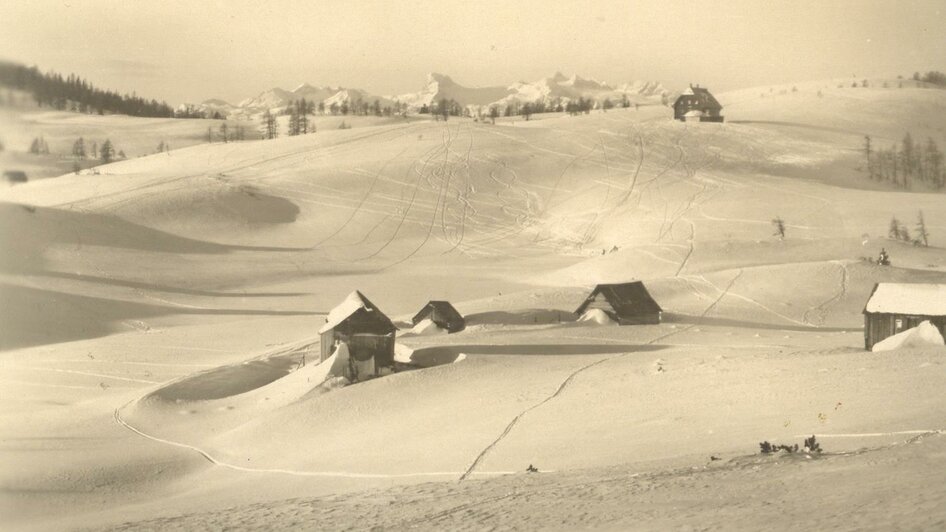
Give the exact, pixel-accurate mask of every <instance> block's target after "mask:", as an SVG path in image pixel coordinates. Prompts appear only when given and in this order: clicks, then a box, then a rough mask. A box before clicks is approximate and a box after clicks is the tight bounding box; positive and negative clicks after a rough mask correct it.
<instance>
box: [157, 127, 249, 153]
mask: <svg viewBox="0 0 946 532" xmlns="http://www.w3.org/2000/svg"><path fill="white" fill-rule="evenodd" d="M204 140H206V141H207V142H208V143H211V142H215V141H220V142H223V143H227V142H236V141H241V140H246V129H245V128H244V127H243V126H237V127H235V128H230V126H229V125H227V123H226V122H222V123H221V124H220V128H219V129H218V134H217V137H216V138H215V137H214V132H213V128H212V127H209V126H208V127H207V136H206V137H204ZM158 151H160V150H158Z"/></svg>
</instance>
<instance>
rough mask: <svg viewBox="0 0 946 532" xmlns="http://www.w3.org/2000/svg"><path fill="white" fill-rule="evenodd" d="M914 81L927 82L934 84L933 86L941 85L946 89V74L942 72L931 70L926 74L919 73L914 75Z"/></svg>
mask: <svg viewBox="0 0 946 532" xmlns="http://www.w3.org/2000/svg"><path fill="white" fill-rule="evenodd" d="M913 79H914V80H916V81H925V82H927V83H932V84H933V85H940V86H943V87H946V74H943V73H942V72H939V71H936V70H931V71H929V72H927V73H926V74H920V73H919V72H914V73H913Z"/></svg>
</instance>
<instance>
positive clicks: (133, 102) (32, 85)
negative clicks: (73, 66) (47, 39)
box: [0, 61, 204, 118]
mask: <svg viewBox="0 0 946 532" xmlns="http://www.w3.org/2000/svg"><path fill="white" fill-rule="evenodd" d="M0 85H3V86H6V87H10V88H13V89H17V90H21V91H24V92H27V93H29V94H31V95H32V97H33V100H34V101H35V102H36V104H37V105H38V106H39V107H50V108H53V109H57V110H60V111H73V112H78V113H90V114H91V113H97V114H100V115H102V114H106V113H109V114H113V113H117V114H125V115H130V116H146V117H162V118H171V117H179V116H177V114H176V113H175V112H174V109H172V108H171V106H169V105H168V104H167V103H165V102H158V101H157V100H154V99H151V100H148V99H145V98H142V97H140V96H137V95H135V94H130V95H129V94H118V93H117V92H114V91H111V90H103V89H100V88H98V87H96V86H94V85H92V84H91V83H90V82H89V81H88V80H85V79H82V78H81V77H79V76H77V75H75V74H69V75H68V76H66V77H63V75H62V74H59V73H56V72H52V71H50V72H47V73H42V72H40V71H39V69H38V68H36V67H35V66H33V67H27V66H25V65H20V64H17V63H11V62H7V61H0ZM179 118H180V117H179ZM188 118H204V116H199V117H193V116H188Z"/></svg>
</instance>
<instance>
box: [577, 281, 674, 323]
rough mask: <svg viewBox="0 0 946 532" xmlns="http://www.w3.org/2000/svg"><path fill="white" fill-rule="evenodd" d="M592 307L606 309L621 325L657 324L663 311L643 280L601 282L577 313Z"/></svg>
mask: <svg viewBox="0 0 946 532" xmlns="http://www.w3.org/2000/svg"><path fill="white" fill-rule="evenodd" d="M591 309H600V310H602V311H604V312H605V313H607V315H608V316H610V317H611V319H612V320H614V321H616V322H618V323H620V324H621V325H644V324H657V323H660V313H661V312H663V310H662V309H661V308H660V305H658V304H657V302H656V301H654V298H652V297H650V293H649V292H647V288H645V287H644V283H642V282H641V281H633V282H630V283H619V284H599V285H598V286H596V287H595V289H594V290H592V291H591V294H590V295H588V297H587V298H586V299H585V302H584V303H582V304H581V306H580V307H578V308H577V309H576V310H575V314H577V315H579V316H581V315H582V314H584V313H585V312H587V311H589V310H591Z"/></svg>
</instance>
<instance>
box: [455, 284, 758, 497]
mask: <svg viewBox="0 0 946 532" xmlns="http://www.w3.org/2000/svg"><path fill="white" fill-rule="evenodd" d="M741 275H742V270H739V272H738V273H736V275H735V276H734V277H733V278H732V280H731V281H730V282H729V285H727V286H726V289H725V290H724V291H722V292H721V293H720V295H719V297H718V298H716V300H714V301H713V302H712V303H710V305H709V306H707V307H706V308H705V309H704V310H703V312H702V314H700V316H701V317H702V316H705V315H706V314H708V313H709V312H710V311H711V310H712V309H714V308H715V307H716V305H717V304H718V303H719V302H720V301H721V300H722V299H723V297H725V296H726V293H727V292H729V289H730V288H732V286H733V284H735V283H736V280H737V279H738V278H739V277H740V276H741ZM693 327H696V325H695V324H694V325H690V326H688V327H684V328H682V329H679V330H675V331H671V332H669V333H666V334H663V335H660V336H657V337H655V338H652V339H651V340H649V341H647V342H645V343H644V344H643V345H652V344H654V343H656V342H658V341H660V340H663V339H664V338H668V337H670V336H673V335H675V334H680V333H682V332H685V331H688V330H690V329H692V328H693ZM632 353H633V352H632ZM629 354H631V353H619V354H616V355H613V356H609V357H604V358H600V359H598V360H596V361H594V362H591V363H588V364H585V365H584V366H581V367H580V368H578V369H576V370H575V371H573V372H571V373H570V374H569V375H568V376H567V377H565V379H564V380H563V381H562V382H561V384H559V385H558V388H556V389H555V391H554V392H553V393H552V394H551V395H549V396H548V397H546V398H545V399H543V400H541V401H539V402H538V403H536V404H534V405H532V406H530V407H529V408H527V409H525V410H523V411H522V412H520V413H519V414H518V415H516V417H514V418H512V421H510V422H509V423H508V424H507V425H506V428H505V429H503V431H502V433H500V434H499V436H498V437H497V438H496V439H495V440H493V441H492V443H490V444H489V445H487V446H486V447H485V448H484V449H483V450H482V451H480V453H479V454H478V455H477V456H476V458H474V459H473V462H472V463H471V464H470V466H469V467H468V468H467V470H466V472H464V473H463V474H462V475H461V476H460V478H459V479H458V481H460V482H462V481H464V480H466V479H467V478H468V477H469V476H470V475H471V474H473V473H474V470H475V469H476V466H478V465H479V464H480V462H482V461H483V459H484V458H485V457H486V455H487V454H489V452H490V451H491V450H493V449H494V448H495V447H496V446H497V445H499V443H500V442H501V441H502V440H503V439H504V438H506V436H508V435H509V434H510V433H511V432H512V429H513V428H515V426H516V425H517V424H518V423H519V421H520V420H521V419H522V418H523V417H524V416H525V415H526V414H528V413H529V412H531V411H533V410H535V409H537V408H539V407H540V406H542V405H544V404H546V403H548V402H549V401H551V400H552V399H555V398H556V397H558V396H559V395H561V394H562V392H563V391H564V390H565V388H566V387H567V386H568V385H569V383H571V382H572V381H573V380H574V379H575V377H577V376H578V374H580V373H582V372H584V371H586V370H588V369H591V368H593V367H595V366H597V365H600V364H603V363H605V362H608V361H610V360H614V359H617V358H621V357H624V356H627V355H629Z"/></svg>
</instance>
